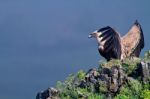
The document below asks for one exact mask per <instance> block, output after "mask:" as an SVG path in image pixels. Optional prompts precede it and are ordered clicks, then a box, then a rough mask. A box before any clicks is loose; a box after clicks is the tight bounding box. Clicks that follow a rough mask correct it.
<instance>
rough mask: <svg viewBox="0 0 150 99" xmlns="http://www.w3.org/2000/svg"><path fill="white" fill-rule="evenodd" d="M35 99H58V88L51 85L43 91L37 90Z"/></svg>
mask: <svg viewBox="0 0 150 99" xmlns="http://www.w3.org/2000/svg"><path fill="white" fill-rule="evenodd" d="M36 99H59V98H58V90H57V89H55V88H53V87H51V88H48V89H46V90H45V91H41V92H38V93H37V95H36Z"/></svg>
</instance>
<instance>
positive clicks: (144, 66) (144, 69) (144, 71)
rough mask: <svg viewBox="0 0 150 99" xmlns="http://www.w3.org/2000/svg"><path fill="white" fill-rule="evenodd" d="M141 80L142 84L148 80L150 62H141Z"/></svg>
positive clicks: (149, 76) (149, 78)
mask: <svg viewBox="0 0 150 99" xmlns="http://www.w3.org/2000/svg"><path fill="white" fill-rule="evenodd" d="M139 68H140V69H141V70H140V71H141V78H142V81H143V82H144V83H147V82H148V81H149V80H150V62H143V61H142V62H141V64H140V67H139Z"/></svg>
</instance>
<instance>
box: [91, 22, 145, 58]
mask: <svg viewBox="0 0 150 99" xmlns="http://www.w3.org/2000/svg"><path fill="white" fill-rule="evenodd" d="M92 37H94V38H96V40H97V42H98V51H99V53H100V54H101V55H102V56H103V57H104V58H106V60H107V61H109V60H111V59H121V60H122V59H124V58H126V57H132V56H133V57H139V55H140V52H141V49H143V48H144V36H143V31H142V28H141V25H140V24H139V22H138V21H137V20H136V21H135V23H134V24H133V26H132V27H131V29H130V30H129V32H128V33H127V34H126V35H125V36H123V37H121V36H120V34H119V33H118V32H117V31H116V30H115V29H113V28H112V27H110V26H106V27H103V28H101V29H99V30H96V31H94V32H93V33H91V34H90V35H89V38H92Z"/></svg>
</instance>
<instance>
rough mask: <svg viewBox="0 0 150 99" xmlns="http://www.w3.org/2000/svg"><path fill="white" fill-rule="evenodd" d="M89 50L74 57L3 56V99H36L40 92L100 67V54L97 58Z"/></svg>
mask: <svg viewBox="0 0 150 99" xmlns="http://www.w3.org/2000/svg"><path fill="white" fill-rule="evenodd" d="M90 50H91V49H89V50H87V51H84V50H81V51H78V52H76V53H75V52H74V51H69V50H68V51H62V52H57V51H59V50H55V51H54V50H51V49H49V50H47V51H45V50H44V51H42V50H39V49H34V51H33V50H32V49H30V50H28V51H25V50H23V52H21V53H19V52H17V51H13V53H11V52H8V53H5V54H4V53H1V55H3V57H0V61H1V62H0V78H1V80H0V99H34V98H35V96H36V93H37V92H38V91H41V90H44V89H46V88H48V87H50V86H55V84H56V82H57V81H59V80H60V81H63V80H65V78H66V77H67V76H68V75H69V74H71V73H76V72H77V71H78V70H80V69H83V70H88V69H89V68H93V67H97V66H98V60H99V58H98V57H99V56H98V55H97V54H98V53H96V54H95V55H94V53H92V51H90ZM50 51H52V52H50ZM95 56H98V57H97V59H96V57H95ZM94 57H95V59H94Z"/></svg>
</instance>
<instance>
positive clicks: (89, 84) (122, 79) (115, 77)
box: [36, 60, 150, 99]
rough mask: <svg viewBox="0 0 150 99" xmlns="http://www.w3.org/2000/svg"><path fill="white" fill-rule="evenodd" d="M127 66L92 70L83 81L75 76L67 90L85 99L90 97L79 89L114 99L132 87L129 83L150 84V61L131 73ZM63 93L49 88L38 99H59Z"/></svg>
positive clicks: (136, 67)
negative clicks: (127, 87)
mask: <svg viewBox="0 0 150 99" xmlns="http://www.w3.org/2000/svg"><path fill="white" fill-rule="evenodd" d="M132 65H133V64H132ZM125 66H127V65H126V64H125V65H124V63H122V62H120V63H119V64H118V63H117V64H116V65H114V64H112V66H108V67H107V66H105V67H101V68H100V69H90V70H89V71H88V72H87V73H86V74H85V75H84V77H83V78H82V79H79V77H77V76H75V77H74V78H73V79H72V80H71V83H70V85H71V87H68V85H67V84H66V85H65V88H66V89H67V90H74V91H73V92H77V93H76V95H79V97H83V99H88V98H87V97H88V96H87V95H86V94H83V93H82V92H81V91H78V90H76V89H77V88H81V89H82V88H83V89H84V88H88V89H90V91H91V92H93V93H102V94H104V95H105V97H110V98H112V97H114V96H116V95H117V94H118V93H119V92H120V90H122V87H125V86H132V85H130V84H129V83H130V82H136V79H137V78H138V79H141V81H142V82H143V83H145V84H146V83H149V82H150V61H143V60H141V61H139V62H138V63H137V64H136V65H135V66H134V68H132V70H131V72H128V71H129V70H128V68H129V69H130V67H127V69H126V67H125ZM129 66H130V65H129ZM127 72H128V73H127ZM80 78H81V77H80ZM128 84H129V85H128ZM61 92H63V90H61V91H59V89H55V88H48V89H47V90H45V91H42V92H39V93H38V94H37V96H36V99H59V95H60V93H61ZM69 95H70V94H69ZM64 96H65V95H64ZM66 96H67V95H66ZM69 99H70V98H69Z"/></svg>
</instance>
